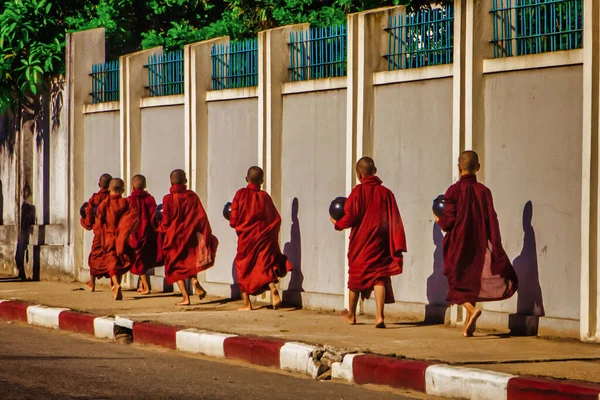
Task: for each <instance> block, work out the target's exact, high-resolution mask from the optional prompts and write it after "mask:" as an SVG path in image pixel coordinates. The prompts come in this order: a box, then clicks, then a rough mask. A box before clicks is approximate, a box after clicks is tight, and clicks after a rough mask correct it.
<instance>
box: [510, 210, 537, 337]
mask: <svg viewBox="0 0 600 400" xmlns="http://www.w3.org/2000/svg"><path fill="white" fill-rule="evenodd" d="M532 220H533V204H532V203H531V201H528V202H527V203H526V204H525V207H524V208H523V248H522V249H521V254H519V255H518V256H517V258H515V259H514V261H513V266H514V268H515V272H516V273H517V277H518V278H519V290H518V291H517V313H516V314H512V315H510V317H509V328H510V330H511V334H513V335H527V336H529V335H537V332H538V323H539V317H542V316H544V315H545V311H544V299H543V296H542V288H541V286H540V275H539V267H538V258H537V243H536V240H535V230H534V229H533V226H532V225H531V222H532Z"/></svg>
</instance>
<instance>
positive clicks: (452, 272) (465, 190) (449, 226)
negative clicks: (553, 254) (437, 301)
mask: <svg viewBox="0 0 600 400" xmlns="http://www.w3.org/2000/svg"><path fill="white" fill-rule="evenodd" d="M479 168H480V164H479V156H478V155H477V153H475V152H474V151H465V152H463V153H461V155H460V156H459V158H458V169H459V172H460V180H459V181H458V182H457V183H455V184H454V185H452V186H450V188H449V189H448V190H447V191H446V194H445V195H444V197H445V201H446V205H445V207H444V212H443V214H442V217H441V218H437V217H435V218H436V221H437V223H438V224H439V225H440V227H441V228H442V230H443V231H445V232H446V236H445V237H444V247H443V251H444V275H446V277H447V278H448V286H449V291H448V296H447V300H448V302H449V303H450V304H459V305H463V306H464V307H465V309H466V310H467V318H466V322H465V325H464V327H463V336H465V337H469V336H473V333H474V332H475V329H476V322H477V319H478V318H479V317H480V316H481V309H479V308H476V303H477V302H480V301H497V300H504V299H508V298H509V297H511V296H512V295H513V294H514V293H515V292H516V290H517V287H518V282H517V275H516V273H515V271H514V269H513V267H512V265H511V263H510V260H509V259H508V256H507V255H506V252H505V251H504V248H503V247H502V238H501V236H500V225H499V223H498V216H497V215H496V211H495V210H494V203H493V200H492V192H491V191H490V189H488V188H487V187H486V186H484V185H483V184H481V183H479V182H477V175H476V174H477V172H478V171H479Z"/></svg>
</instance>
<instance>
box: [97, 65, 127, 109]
mask: <svg viewBox="0 0 600 400" xmlns="http://www.w3.org/2000/svg"><path fill="white" fill-rule="evenodd" d="M90 77H91V78H92V92H91V93H90V95H91V97H92V103H93V104H98V103H105V102H108V101H119V95H120V89H119V61H118V60H116V61H107V62H105V63H100V64H93V65H92V73H91V74H90Z"/></svg>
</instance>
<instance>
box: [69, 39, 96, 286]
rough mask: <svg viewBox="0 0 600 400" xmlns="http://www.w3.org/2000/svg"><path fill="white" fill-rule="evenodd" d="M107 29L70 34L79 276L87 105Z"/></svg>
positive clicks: (72, 189)
mask: <svg viewBox="0 0 600 400" xmlns="http://www.w3.org/2000/svg"><path fill="white" fill-rule="evenodd" d="M104 39H105V34H104V28H99V29H92V30H88V31H82V32H75V33H70V34H67V43H66V70H67V78H66V84H67V91H66V99H65V100H64V104H65V105H66V106H67V108H68V127H69V128H68V138H69V153H68V158H67V157H65V160H64V163H65V164H66V169H67V170H68V180H67V182H70V184H69V185H67V190H68V201H67V204H68V207H67V209H66V220H67V226H68V232H67V236H68V238H69V239H68V244H69V245H72V252H73V253H72V257H73V259H72V260H69V261H70V263H69V265H73V267H74V269H75V276H76V278H78V277H79V276H78V274H79V272H80V271H81V269H82V265H83V262H84V258H85V257H84V254H83V229H82V228H81V227H80V225H79V207H80V206H81V204H83V202H84V201H86V200H87V198H86V193H84V190H83V187H84V184H83V179H84V173H83V172H84V169H83V165H84V159H83V157H84V143H83V140H84V139H83V134H82V132H83V106H84V104H89V103H91V98H90V91H91V88H92V83H91V77H90V76H89V74H90V72H91V71H92V64H96V63H101V62H104Z"/></svg>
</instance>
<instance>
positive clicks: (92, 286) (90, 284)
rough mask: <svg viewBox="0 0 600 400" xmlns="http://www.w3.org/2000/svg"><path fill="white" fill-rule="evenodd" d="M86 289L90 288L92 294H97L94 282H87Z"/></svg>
mask: <svg viewBox="0 0 600 400" xmlns="http://www.w3.org/2000/svg"><path fill="white" fill-rule="evenodd" d="M85 287H86V288H88V289H89V290H90V292H95V291H96V285H95V284H94V282H92V281H87V282H86V283H85Z"/></svg>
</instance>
